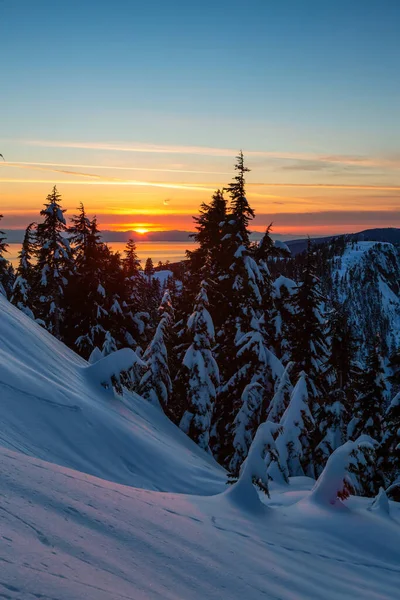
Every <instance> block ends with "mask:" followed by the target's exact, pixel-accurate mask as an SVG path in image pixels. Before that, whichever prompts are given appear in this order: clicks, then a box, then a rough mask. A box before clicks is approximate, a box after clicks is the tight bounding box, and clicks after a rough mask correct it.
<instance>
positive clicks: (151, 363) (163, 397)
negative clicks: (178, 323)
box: [138, 291, 173, 408]
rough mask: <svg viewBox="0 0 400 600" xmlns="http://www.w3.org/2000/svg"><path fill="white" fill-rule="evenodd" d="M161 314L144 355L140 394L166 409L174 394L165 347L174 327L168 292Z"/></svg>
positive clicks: (162, 302) (164, 298)
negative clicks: (143, 371)
mask: <svg viewBox="0 0 400 600" xmlns="http://www.w3.org/2000/svg"><path fill="white" fill-rule="evenodd" d="M159 313H160V315H161V318H160V321H159V323H158V326H157V329H156V331H155V334H154V337H153V339H152V341H151V343H150V344H149V346H148V347H147V349H146V351H145V352H144V354H143V360H144V362H145V364H146V370H145V373H144V375H143V377H142V379H141V381H140V386H139V390H138V393H139V394H140V395H141V396H143V398H145V399H146V400H148V401H149V402H151V403H152V404H154V405H155V406H161V407H163V408H166V407H167V406H168V401H169V398H170V396H171V393H172V382H171V377H170V373H169V367H168V353H167V348H166V345H165V342H166V339H167V338H168V335H169V332H170V330H171V327H172V325H173V307H172V305H171V299H170V295H169V293H168V291H166V292H165V293H164V296H163V299H162V301H161V305H160V308H159Z"/></svg>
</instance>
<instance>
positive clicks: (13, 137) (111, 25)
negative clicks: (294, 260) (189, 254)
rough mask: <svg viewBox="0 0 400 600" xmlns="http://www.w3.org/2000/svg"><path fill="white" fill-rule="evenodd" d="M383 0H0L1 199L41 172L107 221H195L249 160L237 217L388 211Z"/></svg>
mask: <svg viewBox="0 0 400 600" xmlns="http://www.w3.org/2000/svg"><path fill="white" fill-rule="evenodd" d="M399 27H400V2H398V0H380V1H378V0H376V1H375V0H352V1H351V2H348V0H346V1H343V0H336V1H328V0H327V1H322V2H321V1H320V0H319V1H314V0H301V1H300V0H282V1H281V2H272V1H270V0H247V2H243V1H242V2H239V1H237V0H230V1H229V2H228V1H226V0H213V1H210V0H202V2H196V3H194V2H191V1H190V0H189V1H188V0H186V1H185V2H184V1H183V0H170V1H169V2H167V1H166V0H159V1H155V0H147V1H146V2H143V1H140V2H139V1H136V0H114V1H113V2H110V1H104V0H85V1H84V2H82V1H81V0H79V1H78V0H68V1H66V0H57V1H56V2H54V0H35V1H34V2H32V0H0V57H1V62H0V76H1V88H0V89H1V92H0V153H2V154H3V156H4V158H5V161H1V159H0V211H1V212H2V213H3V214H4V219H3V221H2V226H3V227H4V228H10V229H11V228H22V227H25V226H26V225H27V224H28V223H29V222H30V221H32V220H35V219H37V218H38V212H39V210H40V209H41V207H42V205H43V202H44V201H45V198H46V196H47V194H48V193H49V192H50V191H51V189H52V186H53V185H54V184H56V185H57V187H58V190H59V192H60V193H61V194H62V198H63V206H64V208H67V215H68V214H69V215H72V214H73V213H74V212H75V208H76V207H77V206H78V204H79V203H80V202H83V203H84V205H85V207H86V209H87V211H88V213H89V214H97V216H98V219H99V222H100V225H101V226H102V227H103V228H106V229H115V230H126V229H137V230H139V231H140V230H142V231H144V230H166V229H167V230H170V229H183V230H193V224H192V215H194V214H196V212H197V210H198V208H199V205H200V204H201V202H207V201H208V200H209V199H210V198H211V195H212V193H213V191H214V190H215V189H217V188H222V187H223V186H226V185H227V184H228V183H229V181H230V180H231V178H232V176H233V174H234V173H233V166H234V162H235V155H236V154H237V152H238V150H239V149H242V150H243V152H244V155H245V160H246V163H247V166H248V167H249V168H250V169H251V172H250V173H249V174H248V177H247V195H248V199H249V201H250V203H251V205H252V206H253V207H254V209H255V212H256V218H255V220H254V222H253V223H252V229H253V230H259V231H261V230H263V229H264V228H265V227H266V226H267V225H268V224H269V223H270V222H271V221H273V222H274V232H275V233H281V234H292V235H296V234H299V235H300V234H301V235H305V234H309V235H323V234H331V233H343V232H350V231H357V230H361V229H365V228H369V227H387V226H394V227H400V211H399V206H400V78H399V76H398V72H399V62H400V36H399V34H398V32H399Z"/></svg>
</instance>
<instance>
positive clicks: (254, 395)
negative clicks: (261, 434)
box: [229, 383, 265, 476]
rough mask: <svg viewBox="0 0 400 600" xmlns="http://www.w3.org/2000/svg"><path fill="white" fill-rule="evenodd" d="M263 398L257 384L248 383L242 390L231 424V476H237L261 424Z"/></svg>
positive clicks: (262, 393) (260, 386) (260, 387)
mask: <svg viewBox="0 0 400 600" xmlns="http://www.w3.org/2000/svg"><path fill="white" fill-rule="evenodd" d="M264 398H265V389H264V388H263V386H262V385H260V384H259V383H250V384H249V385H246V387H245V388H244V390H243V393H242V398H241V402H242V405H241V407H240V409H239V412H238V413H237V415H236V417H235V420H234V422H233V443H232V445H233V456H232V458H231V459H230V461H229V471H230V473H231V474H232V475H233V476H237V475H238V473H239V470H240V466H241V464H242V463H243V461H244V460H245V458H246V457H247V454H248V451H249V448H250V446H251V443H252V441H253V439H254V436H255V432H256V431H257V428H258V427H259V425H260V423H261V415H262V408H263V403H264Z"/></svg>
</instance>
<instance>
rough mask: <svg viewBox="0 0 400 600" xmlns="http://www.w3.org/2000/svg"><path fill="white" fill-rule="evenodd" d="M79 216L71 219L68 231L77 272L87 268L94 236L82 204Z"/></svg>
mask: <svg viewBox="0 0 400 600" xmlns="http://www.w3.org/2000/svg"><path fill="white" fill-rule="evenodd" d="M78 211H79V212H78V214H77V215H73V216H72V218H71V223H72V224H71V226H70V227H69V229H68V233H69V241H70V244H71V245H72V247H73V256H74V261H75V266H76V268H77V270H78V271H79V269H81V268H82V267H84V266H85V263H86V261H87V256H88V247H89V243H90V237H91V235H92V231H91V227H92V224H91V222H90V219H89V218H88V217H87V215H86V211H85V207H84V206H83V204H82V202H81V203H80V206H79V208H78Z"/></svg>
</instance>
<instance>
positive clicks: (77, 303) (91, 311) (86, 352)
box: [66, 207, 109, 358]
mask: <svg viewBox="0 0 400 600" xmlns="http://www.w3.org/2000/svg"><path fill="white" fill-rule="evenodd" d="M86 219H87V217H86V215H85V212H84V209H83V207H82V209H81V212H80V215H78V216H76V217H74V220H73V230H72V239H73V240H74V244H75V245H76V246H74V249H75V248H76V250H75V257H76V268H75V269H74V273H73V276H72V278H71V285H69V286H68V290H67V291H68V294H67V300H68V311H69V314H70V319H69V322H68V328H67V332H66V333H67V336H66V341H67V344H68V345H69V346H71V347H72V348H74V349H76V350H77V351H78V352H79V353H80V354H81V355H82V356H83V357H84V358H89V356H90V355H91V353H92V352H93V350H94V349H95V348H96V347H97V348H102V347H103V344H104V341H105V334H106V331H107V328H108V317H109V313H108V308H109V307H108V300H107V294H106V281H105V279H106V268H105V265H106V262H107V261H106V256H107V249H106V247H105V244H103V242H102V241H101V237H100V232H99V229H98V226H97V219H96V217H94V218H93V219H92V220H89V222H87V221H86Z"/></svg>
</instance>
